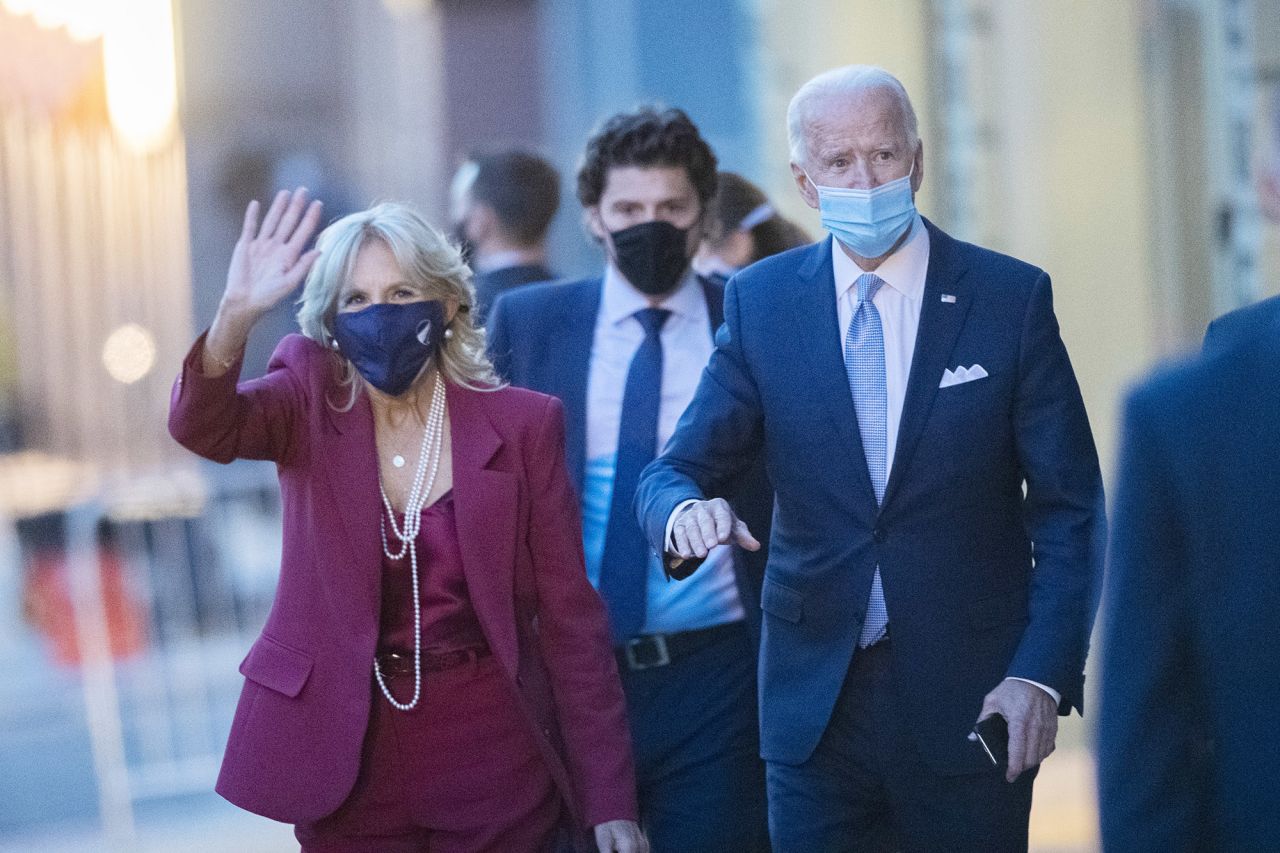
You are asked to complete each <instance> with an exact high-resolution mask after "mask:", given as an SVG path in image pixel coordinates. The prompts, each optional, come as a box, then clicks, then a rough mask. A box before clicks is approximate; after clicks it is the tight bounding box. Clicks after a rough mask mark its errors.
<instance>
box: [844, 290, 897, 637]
mask: <svg viewBox="0 0 1280 853" xmlns="http://www.w3.org/2000/svg"><path fill="white" fill-rule="evenodd" d="M882 284H884V280H883V279H882V278H880V277H879V276H877V275H873V274H872V273H865V274H863V275H860V276H858V280H857V281H856V282H854V287H856V288H857V293H858V306H857V308H856V309H855V310H854V312H853V319H852V320H850V321H849V332H848V334H847V335H845V339H844V368H845V372H846V373H847V374H848V376H849V390H851V391H852V392H853V405H854V409H855V410H856V411H857V413H858V432H859V433H860V434H861V435H862V450H863V453H864V454H866V457H867V473H868V474H870V475H871V488H872V489H874V490H875V493H876V505H877V506H879V505H880V504H881V503H882V502H883V501H884V487H885V483H886V481H887V479H888V470H887V469H888V462H889V389H888V387H887V385H886V382H885V374H884V327H883V326H881V325H880V312H879V311H877V310H876V306H875V305H873V304H872V303H871V300H872V299H873V298H874V297H875V295H876V291H877V290H879V289H880V286H881V285H882ZM888 625H889V612H888V611H887V610H886V609H885V606H884V587H883V586H882V585H881V583H880V567H879V566H876V573H875V577H873V578H872V579H871V595H870V597H869V598H868V600H867V616H866V618H865V619H863V620H862V633H861V634H860V635H859V636H858V647H859V648H866V647H867V646H869V645H871V644H872V643H875V642H876V641H878V640H879V639H880V638H881V637H883V636H884V633H885V629H886V628H887V627H888Z"/></svg>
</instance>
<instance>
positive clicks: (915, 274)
mask: <svg viewBox="0 0 1280 853" xmlns="http://www.w3.org/2000/svg"><path fill="white" fill-rule="evenodd" d="M839 242H840V241H838V240H836V239H835V238H834V237H833V238H832V239H831V265H832V267H833V269H834V272H835V280H836V298H837V299H839V298H840V297H841V296H844V294H845V291H847V290H849V288H851V287H853V284H854V282H856V281H857V280H858V276H860V275H862V274H863V272H864V270H863V269H862V268H861V267H859V266H858V265H857V264H855V263H854V262H853V258H850V257H849V256H848V255H847V254H845V252H844V250H843V249H841V248H840V245H839ZM928 272H929V230H928V229H927V228H925V227H924V221H923V220H922V219H921V218H920V214H918V213H917V214H916V217H915V219H913V220H912V221H911V231H910V232H909V233H908V234H907V239H906V240H905V241H903V243H902V245H901V246H899V247H898V250H897V251H896V252H894V253H893V254H892V255H890V256H889V257H887V258H885V259H884V263H882V264H880V266H879V267H877V268H876V271H875V274H876V275H878V276H880V278H881V279H883V280H884V283H885V284H886V285H888V286H889V287H891V288H893V289H894V290H896V291H897V292H898V293H900V294H902V295H903V296H905V297H907V298H908V299H910V300H912V301H919V300H920V298H921V297H922V296H923V295H924V279H925V276H926V275H928Z"/></svg>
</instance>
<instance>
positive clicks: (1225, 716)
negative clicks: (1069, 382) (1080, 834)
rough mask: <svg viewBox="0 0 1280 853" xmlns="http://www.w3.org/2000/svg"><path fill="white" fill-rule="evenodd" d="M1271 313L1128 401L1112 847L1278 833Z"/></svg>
mask: <svg viewBox="0 0 1280 853" xmlns="http://www.w3.org/2000/svg"><path fill="white" fill-rule="evenodd" d="M1278 308H1280V302H1277V301H1276V300H1271V301H1270V302H1263V303H1259V304H1258V305H1256V306H1252V307H1251V308H1248V309H1242V311H1240V312H1235V313H1233V314H1229V315H1227V317H1226V318H1222V319H1221V320H1219V321H1217V322H1215V324H1214V326H1213V327H1212V328H1211V334H1210V339H1209V341H1208V344H1209V346H1207V347H1206V354H1205V356H1204V357H1203V358H1201V359H1199V360H1196V361H1194V362H1191V363H1189V364H1185V365H1181V366H1178V367H1175V368H1170V369H1166V370H1163V371H1160V372H1158V373H1157V374H1156V375H1155V376H1154V377H1152V378H1151V379H1149V380H1148V381H1146V382H1145V383H1143V384H1142V385H1141V386H1139V387H1138V388H1137V389H1136V390H1135V391H1134V392H1133V393H1132V395H1131V396H1130V398H1129V401H1128V405H1127V407H1126V410H1125V419H1124V424H1125V429H1124V440H1123V444H1122V447H1121V454H1120V460H1121V461H1120V476H1119V486H1118V489H1117V495H1116V508H1115V533H1114V536H1113V539H1112V545H1111V549H1112V550H1111V565H1110V567H1109V568H1108V571H1107V595H1106V602H1107V618H1106V619H1105V620H1104V629H1105V630H1104V633H1103V639H1104V642H1103V646H1102V652H1103V668H1102V694H1101V695H1102V713H1101V714H1099V716H1098V720H1099V723H1098V740H1097V754H1098V782H1099V784H1098V789H1099V799H1100V811H1101V816H1102V841H1103V846H1104V847H1105V849H1107V850H1109V851H1111V850H1114V851H1117V853H1119V851H1123V853H1143V851H1151V853H1156V851H1159V853H1172V851H1200V850H1205V851H1209V850H1230V851H1244V853H1248V852H1249V851H1264V850H1275V849H1276V844H1277V839H1280V783H1277V781H1276V779H1277V777H1276V768H1277V766H1280V735H1278V734H1277V731H1276V708H1277V707H1280V429H1277V426H1276V425H1277V424H1280V310H1277V309H1278ZM1224 321H1225V322H1224Z"/></svg>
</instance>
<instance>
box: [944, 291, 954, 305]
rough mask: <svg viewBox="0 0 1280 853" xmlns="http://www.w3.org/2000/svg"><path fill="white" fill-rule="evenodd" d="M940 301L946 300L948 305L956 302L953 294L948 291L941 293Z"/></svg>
mask: <svg viewBox="0 0 1280 853" xmlns="http://www.w3.org/2000/svg"><path fill="white" fill-rule="evenodd" d="M942 301H943V302H946V303H947V304H948V305H955V304H956V298H955V297H954V296H952V295H951V294H950V293H944V294H942Z"/></svg>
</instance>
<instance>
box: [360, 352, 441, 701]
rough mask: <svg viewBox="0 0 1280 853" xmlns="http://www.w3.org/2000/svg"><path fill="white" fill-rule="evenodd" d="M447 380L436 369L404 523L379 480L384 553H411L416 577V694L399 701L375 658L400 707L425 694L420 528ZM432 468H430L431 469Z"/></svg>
mask: <svg viewBox="0 0 1280 853" xmlns="http://www.w3.org/2000/svg"><path fill="white" fill-rule="evenodd" d="M444 403H445V400H444V382H443V381H442V380H441V379H440V374H439V373H436V385H435V394H434V395H433V396H432V398H431V409H430V410H429V411H428V412H427V424H426V427H425V428H424V429H423V431H422V450H421V452H420V454H419V456H418V468H417V470H416V471H415V472H414V475H413V485H412V486H411V487H410V489H409V498H408V500H407V501H405V507H404V527H403V528H401V527H400V526H399V525H397V524H396V512H395V509H393V508H392V506H391V499H390V498H388V497H387V490H386V489H384V488H383V487H382V482H381V479H379V482H378V491H380V492H381V493H382V506H383V507H384V508H385V509H386V511H387V514H386V517H385V518H382V517H381V513H379V519H378V532H379V533H380V534H381V535H382V553H383V554H386V555H387V557H388V559H391V560H402V559H404V556H405V554H408V555H409V568H410V577H411V578H412V580H413V698H412V699H411V700H409V701H408V702H397V701H396V698H395V697H394V696H392V695H391V690H390V689H389V688H388V687H387V683H386V681H385V680H383V677H382V668H381V667H379V666H378V658H377V657H376V656H375V657H374V659H373V677H374V678H375V679H377V681H378V687H379V688H381V689H382V695H383V696H386V697H387V701H388V702H390V703H391V705H392V707H394V708H396V710H399V711H412V710H413V709H414V708H416V707H417V706H418V700H419V699H420V698H421V696H422V603H421V602H420V601H419V600H418V545H417V540H418V531H419V530H420V529H421V527H422V508H423V506H425V505H426V503H427V497H428V496H429V495H430V494H431V490H432V489H433V488H434V487H435V484H436V474H437V473H438V472H439V470H440V451H441V448H442V447H443V446H444V414H445V405H444ZM428 468H430V472H429V473H428ZM388 520H390V522H391V532H392V533H393V534H394V535H395V538H397V539H399V540H400V550H399V552H398V553H395V554H393V553H391V548H390V546H389V545H388V544H387V521H388Z"/></svg>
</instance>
